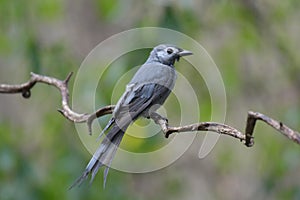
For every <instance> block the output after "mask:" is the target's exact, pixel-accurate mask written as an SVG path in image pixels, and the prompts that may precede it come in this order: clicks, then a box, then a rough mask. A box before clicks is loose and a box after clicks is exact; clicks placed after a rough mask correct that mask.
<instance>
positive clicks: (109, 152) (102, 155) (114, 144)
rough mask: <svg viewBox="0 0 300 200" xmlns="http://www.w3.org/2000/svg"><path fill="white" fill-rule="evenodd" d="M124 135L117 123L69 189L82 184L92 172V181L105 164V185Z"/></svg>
mask: <svg viewBox="0 0 300 200" xmlns="http://www.w3.org/2000/svg"><path fill="white" fill-rule="evenodd" d="M126 128H127V127H126ZM123 135H124V131H123V130H121V129H120V128H119V127H118V126H117V125H113V126H112V128H111V129H110V131H109V132H108V133H107V134H106V137H105V138H104V139H103V141H102V142H101V144H100V147H99V148H98V149H97V150H96V152H95V153H94V155H93V157H92V159H91V160H90V162H89V163H88V165H87V166H86V169H85V170H84V172H83V174H82V175H81V176H80V177H79V178H78V179H77V180H76V181H75V182H74V183H73V184H72V185H71V186H70V188H69V189H71V188H73V187H75V186H76V185H78V186H80V185H81V184H82V182H83V181H85V180H86V179H87V178H88V176H89V175H90V174H91V180H90V183H92V182H93V180H94V178H95V176H96V174H97V172H98V170H99V168H100V167H102V166H103V165H104V164H105V165H106V166H107V167H106V169H105V171H104V183H103V187H105V184H106V178H107V175H108V171H109V167H110V165H111V163H112V160H113V158H114V156H115V154H116V151H117V149H118V146H119V145H120V143H121V140H122V138H123Z"/></svg>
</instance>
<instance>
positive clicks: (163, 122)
mask: <svg viewBox="0 0 300 200" xmlns="http://www.w3.org/2000/svg"><path fill="white" fill-rule="evenodd" d="M72 74H73V73H69V75H68V76H67V78H66V79H65V80H59V79H56V78H53V77H48V76H43V75H39V74H35V73H31V77H30V80H29V81H27V82H26V83H23V84H20V85H8V84H0V93H9V94H12V93H22V96H23V97H24V98H29V97H30V96H31V92H30V90H31V89H32V88H33V87H34V85H35V84H36V83H38V82H39V83H45V84H48V85H52V86H55V87H56V88H57V89H58V90H59V91H60V93H61V96H62V109H59V110H58V111H59V112H60V113H61V114H62V115H63V116H64V117H66V118H67V119H69V120H70V121H72V122H75V123H87V125H88V130H89V133H90V134H91V133H92V130H91V126H92V123H93V121H94V120H95V119H97V118H99V117H101V116H104V115H107V114H111V113H112V112H113V110H114V108H115V106H114V105H109V106H105V107H103V108H100V109H98V110H97V111H95V112H94V113H91V114H86V113H83V114H81V113H76V112H75V111H73V110H72V109H71V108H70V106H69V90H68V82H69V80H70V78H71V76H72ZM150 118H151V119H153V120H154V122H155V123H156V124H158V125H160V127H161V129H162V131H163V132H164V133H165V137H166V138H168V137H169V135H170V134H172V133H179V132H189V131H212V132H216V133H219V134H225V135H229V136H231V137H234V138H237V139H239V140H240V141H241V142H243V143H244V144H245V145H246V146H248V147H251V146H253V145H254V138H253V131H254V127H255V124H256V121H257V120H261V121H263V122H265V123H266V124H268V125H270V126H271V127H273V128H274V129H276V130H277V131H279V132H280V133H281V134H283V135H285V136H286V137H288V138H289V139H290V140H292V141H294V142H296V143H297V144H300V133H299V132H297V131H294V130H292V129H291V128H289V127H287V126H286V125H284V124H283V123H282V122H278V121H276V120H274V119H272V118H270V117H268V116H266V115H263V114H261V113H258V112H252V111H249V112H248V117H247V125H246V131H245V133H246V134H243V133H242V132H240V131H239V130H237V129H235V128H233V127H231V126H228V125H226V124H221V123H216V122H200V123H195V124H190V125H186V126H179V127H171V126H169V124H168V119H166V118H164V117H162V116H161V115H159V114H158V113H152V114H151V116H150Z"/></svg>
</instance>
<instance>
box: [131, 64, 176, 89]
mask: <svg viewBox="0 0 300 200" xmlns="http://www.w3.org/2000/svg"><path fill="white" fill-rule="evenodd" d="M175 80H176V71H175V69H174V67H170V66H167V65H163V64H160V63H150V64H144V65H142V66H141V67H140V69H139V70H138V71H137V72H136V74H135V75H134V77H133V78H132V80H131V81H130V83H129V85H130V84H133V83H136V84H147V83H155V84H159V85H162V86H165V87H167V88H169V89H170V90H172V89H173V87H174V84H175Z"/></svg>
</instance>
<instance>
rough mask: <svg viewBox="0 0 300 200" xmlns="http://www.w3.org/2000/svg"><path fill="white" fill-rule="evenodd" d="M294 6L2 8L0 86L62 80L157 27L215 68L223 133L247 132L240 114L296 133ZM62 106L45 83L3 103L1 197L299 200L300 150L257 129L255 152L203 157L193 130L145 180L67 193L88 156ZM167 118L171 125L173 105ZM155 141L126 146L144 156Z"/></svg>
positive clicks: (217, 2) (108, 3) (299, 109)
mask: <svg viewBox="0 0 300 200" xmlns="http://www.w3.org/2000/svg"><path fill="white" fill-rule="evenodd" d="M299 9H300V2H299V1H297V0H289V1H279V0H264V1H262V0H253V1H251V0H214V1H202V0H201V1H197V0H184V1H175V0H174V1H172V0H169V1H163V0H153V1H139V0H124V1H123V0H122V1H121V0H88V1H85V0H64V1H63V0H43V1H33V0H27V1H22V0H0V82H1V83H11V84H17V83H22V82H25V81H26V80H28V78H29V72H31V71H33V72H35V73H42V74H45V75H49V76H54V77H58V78H61V79H63V78H64V77H66V75H67V74H68V73H69V72H70V71H73V72H75V73H76V72H77V70H78V68H79V66H80V63H81V62H82V61H83V59H84V58H85V57H86V55H87V54H88V53H89V52H90V50H92V49H93V48H94V47H95V46H96V45H97V44H98V43H99V42H101V41H103V40H104V39H106V38H108V37H109V36H111V35H113V34H116V33H119V32H121V31H124V30H128V29H131V28H136V27H144V26H158V27H165V28H171V29H174V30H177V31H180V32H183V33H185V34H187V35H189V36H190V37H192V38H194V39H195V40H197V41H198V42H199V43H200V44H201V45H203V47H204V48H205V49H206V50H207V51H208V52H209V54H210V55H211V56H212V58H213V59H214V61H215V62H216V64H217V66H218V67H219V70H220V72H221V74H222V77H223V80H224V84H225V87H226V94H227V115H226V123H227V124H229V125H232V126H234V127H236V128H238V129H240V130H244V128H245V120H246V114H247V111H248V110H254V111H259V112H262V113H265V114H267V115H269V116H271V117H273V118H275V119H279V120H281V121H283V122H285V123H286V124H287V125H288V126H290V127H292V128H294V129H295V130H300V100H299V99H300V98H299V97H300V74H299V70H300V57H299V50H298V47H299V46H300V37H299V34H300V26H299V20H300V13H299ZM148 53H149V50H143V51H140V52H136V53H134V54H132V55H128V56H125V57H123V58H122V62H121V63H124V66H122V67H124V70H125V71H126V70H129V69H130V67H131V66H136V65H138V64H140V63H142V62H143V61H144V60H145V59H146V58H147V56H148V55H147V54H148ZM119 63H120V62H119ZM183 63H184V61H183ZM99 65H100V63H99ZM112 73H114V74H115V76H112V77H109V75H108V77H109V78H107V80H108V81H107V82H106V84H107V85H108V87H107V88H106V89H105V90H100V89H99V90H98V93H97V101H99V102H101V104H102V103H103V104H109V103H110V98H111V93H112V90H113V88H114V84H115V82H116V81H117V80H118V77H120V76H121V75H122V74H121V73H115V72H112ZM185 73H186V76H187V77H188V79H189V80H190V83H191V85H193V87H194V89H195V91H196V92H197V94H198V95H199V97H201V101H200V104H199V108H200V110H201V113H199V114H200V115H201V120H202V121H207V120H209V119H210V117H211V113H210V111H211V102H210V96H209V94H208V92H207V91H206V89H205V87H201V84H198V82H199V79H201V77H198V76H197V77H194V76H193V74H195V73H193V71H185ZM108 74H109V73H108ZM200 81H201V80H200ZM202 82H203V81H202ZM72 83H73V80H71V83H70V90H71V89H72ZM167 104H168V105H169V106H168V107H167V108H169V109H170V110H172V102H167ZM59 106H60V95H59V93H58V91H57V90H56V89H54V88H52V87H49V86H47V85H40V84H38V85H36V86H35V88H34V89H33V90H32V97H31V98H30V99H28V100H27V99H23V98H22V97H21V95H19V94H18V95H4V94H1V95H0V113H1V115H0V199H3V200H5V199H31V200H32V199H33V200H34V199H133V200H134V199H139V200H144V199H145V200H147V199H300V173H299V171H300V159H299V158H300V147H299V145H297V144H295V143H293V142H291V141H289V140H288V139H286V138H285V137H284V136H282V135H280V134H279V133H277V132H276V131H274V130H273V129H272V128H270V127H268V126H266V125H265V124H262V123H258V124H257V127H256V130H255V145H254V147H252V148H247V147H245V146H244V145H242V144H241V143H240V142H239V141H237V140H235V139H233V138H230V137H226V136H221V138H220V140H219V141H218V143H217V145H216V147H215V148H214V149H213V151H212V152H211V153H210V154H209V155H208V156H207V157H205V158H204V159H201V160H200V159H199V158H198V156H197V154H198V151H199V144H200V143H201V141H203V134H201V133H199V134H198V136H197V138H196V140H195V142H194V143H193V145H192V146H191V148H189V150H188V151H187V152H186V153H185V154H184V156H183V157H181V158H180V159H179V160H177V161H176V162H175V163H174V164H172V165H171V166H169V167H166V168H164V169H162V170H159V171H155V172H151V173H146V174H127V173H122V172H118V171H116V170H110V174H109V177H108V183H107V187H106V189H105V190H103V189H102V176H103V175H102V173H99V174H98V175H97V177H96V180H95V181H94V183H93V184H92V185H91V186H90V187H89V186H87V184H84V185H83V186H82V187H80V188H75V189H73V190H71V191H69V190H68V187H69V186H70V184H71V183H72V182H73V181H74V180H75V179H76V178H77V177H78V176H79V175H80V173H81V172H82V170H83V169H84V167H85V165H86V163H87V162H88V160H89V159H90V154H89V152H88V151H87V150H86V149H85V148H84V146H83V144H82V143H81V141H80V139H79V137H78V135H77V133H76V129H75V127H74V124H73V123H71V122H69V121H68V120H66V119H64V118H63V117H62V116H61V115H60V114H58V112H57V111H56V109H57V108H59ZM82 112H84V111H82ZM170 112H174V115H173V119H172V121H171V122H174V123H175V122H176V117H174V116H176V108H175V107H174V111H170ZM105 120H107V118H104V121H101V123H105V122H106V121H105ZM138 123H140V124H143V123H144V124H147V123H149V122H145V121H142V122H138ZM94 133H95V132H94ZM95 134H98V133H97V132H96V133H95ZM163 140H164V138H163V137H162V136H161V137H160V138H158V139H156V140H153V141H152V142H151V143H147V145H145V144H144V143H141V142H140V143H134V142H132V143H133V144H135V146H134V147H135V150H136V151H141V152H144V151H145V149H149V150H151V149H152V145H155V144H157V143H159V142H162V141H163ZM122 146H126V144H122ZM101 172H102V171H101Z"/></svg>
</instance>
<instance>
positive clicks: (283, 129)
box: [245, 111, 300, 146]
mask: <svg viewBox="0 0 300 200" xmlns="http://www.w3.org/2000/svg"><path fill="white" fill-rule="evenodd" d="M257 120H261V121H263V122H265V123H266V124H268V125H270V126H271V127H273V128H274V129H276V130H277V131H279V132H280V133H281V134H282V135H284V136H286V137H288V138H289V139H290V140H292V141H294V142H296V143H297V144H300V133H299V132H297V131H294V130H292V129H291V128H289V127H288V126H286V125H284V124H283V123H282V122H278V121H276V120H274V119H272V118H270V117H268V116H266V115H264V114H261V113H259V112H253V111H249V112H248V119H247V126H246V143H245V145H247V146H252V145H253V144H252V143H253V136H252V135H253V130H254V126H255V123H256V121H257Z"/></svg>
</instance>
